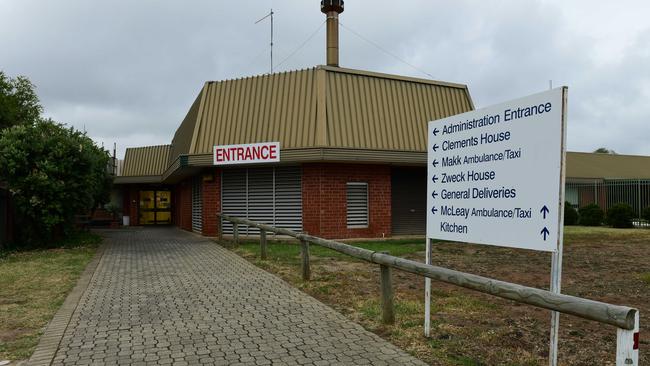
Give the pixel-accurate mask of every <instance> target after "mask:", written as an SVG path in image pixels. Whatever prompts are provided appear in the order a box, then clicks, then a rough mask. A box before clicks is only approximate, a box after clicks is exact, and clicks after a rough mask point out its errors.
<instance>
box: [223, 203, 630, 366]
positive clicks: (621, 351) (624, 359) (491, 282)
mask: <svg viewBox="0 0 650 366" xmlns="http://www.w3.org/2000/svg"><path fill="white" fill-rule="evenodd" d="M219 217H220V218H221V219H222V220H225V221H229V222H231V223H232V224H233V240H235V241H236V242H238V240H239V230H238V226H239V225H246V226H250V227H255V228H258V229H259V230H260V246H261V253H262V259H265V258H266V256H267V235H266V234H267V232H272V233H275V234H277V235H285V236H289V237H293V238H295V239H298V240H299V241H300V248H301V249H300V253H301V258H302V260H301V272H302V279H303V280H304V281H308V280H309V279H310V277H311V269H310V264H309V245H310V244H314V245H319V246H322V247H325V248H329V249H332V250H334V251H337V252H339V253H343V254H347V255H349V256H351V257H354V258H358V259H362V260H365V261H367V262H371V263H375V264H378V265H379V266H380V281H381V308H382V321H383V322H384V323H387V324H391V323H393V322H394V321H395V313H394V308H393V286H392V275H391V271H392V268H395V269H399V270H402V271H405V272H409V273H413V274H416V275H420V276H423V277H427V278H431V279H433V280H437V281H441V282H445V283H449V284H452V285H456V286H460V287H464V288H467V289H471V290H475V291H479V292H482V293H486V294H490V295H494V296H497V297H501V298H504V299H508V300H513V301H516V302H519V303H524V304H528V305H533V306H537V307H540V308H544V309H548V310H552V311H558V312H561V313H564V314H570V315H574V316H577V317H580V318H584V319H588V320H593V321H596V322H599V323H602V324H609V325H612V326H615V327H616V328H617V342H616V365H617V366H618V365H621V366H623V365H638V364H639V311H638V310H637V309H634V308H630V307H627V306H619V305H612V304H607V303H604V302H599V301H594V300H589V299H584V298H580V297H575V296H570V295H564V294H557V293H553V292H550V291H547V290H542V289H538V288H534V287H527V286H522V285H518V284H515V283H510V282H505V281H499V280H495V279H492V278H487V277H482V276H477V275H473V274H470V273H465V272H460V271H455V270H452V269H448V268H444V267H438V266H432V265H427V264H425V263H421V262H416V261H413V260H409V259H404V258H400V257H394V256H391V255H389V254H388V253H385V252H376V251H372V250H368V249H364V248H359V247H355V246H352V245H348V244H344V243H340V242H337V241H333V240H327V239H323V238H319V237H316V236H312V235H307V234H303V233H298V232H295V231H292V230H288V229H282V228H276V227H273V226H270V225H266V224H261V223H257V222H254V221H251V220H248V219H242V218H237V217H231V216H228V215H225V214H220V215H219ZM222 220H219V224H220V226H222ZM221 229H222V227H220V228H219V232H220V233H221V232H222V231H221ZM220 235H221V234H220Z"/></svg>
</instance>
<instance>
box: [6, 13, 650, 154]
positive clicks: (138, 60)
mask: <svg viewBox="0 0 650 366" xmlns="http://www.w3.org/2000/svg"><path fill="white" fill-rule="evenodd" d="M591 5H593V4H592V2H587V1H586V0H585V1H576V2H570V3H567V2H562V1H559V0H528V1H514V0H508V1H505V0H504V1H490V2H477V1H470V0H461V1H454V2H447V1H442V0H436V1H425V0H411V1H403V2H394V1H391V2H389V1H386V0H381V1H372V2H370V1H359V0H357V1H352V0H351V1H347V2H346V11H345V13H343V15H342V17H341V21H342V23H343V24H344V25H345V26H346V27H348V28H351V29H353V30H355V31H358V32H359V33H361V34H362V35H364V36H365V37H367V38H369V39H371V40H372V41H374V42H377V43H379V44H380V45H381V46H382V47H384V48H385V49H387V50H389V51H390V52H392V53H394V54H397V55H398V56H399V57H400V58H401V59H404V60H406V61H407V62H409V63H411V64H413V65H417V66H418V67H419V68H421V69H423V70H425V71H426V72H428V73H430V74H431V75H433V76H434V77H435V78H437V79H439V80H447V81H454V82H461V83H467V84H468V85H469V87H470V91H471V92H472V96H473V98H474V101H475V104H476V105H477V107H482V106H487V105H489V104H492V103H497V102H501V101H504V100H508V99H512V98H516V97H519V96H523V95H527V94H531V93H534V92H539V91H542V90H545V89H547V87H548V86H547V85H548V80H549V79H552V80H553V82H554V84H555V85H557V86H559V85H563V84H564V85H569V86H570V97H569V98H570V99H569V103H570V104H569V135H568V145H569V149H572V150H581V151H591V150H593V149H595V148H596V147H599V146H607V147H609V148H613V149H614V150H616V151H618V152H621V153H633V154H650V146H649V145H648V143H647V140H648V137H649V136H648V133H647V128H646V127H645V124H646V121H647V117H648V115H649V114H650V110H649V107H648V105H649V104H648V103H647V100H648V97H649V96H650V76H649V75H648V72H649V71H648V70H649V69H648V67H647V65H648V64H650V57H649V56H648V49H650V47H648V46H649V43H650V27H649V26H641V25H639V24H638V23H632V22H631V24H626V20H627V19H628V18H634V19H638V14H637V13H643V12H644V11H646V12H650V8H649V5H648V4H646V3H645V2H642V1H636V2H635V1H628V2H626V4H625V6H621V7H618V8H616V7H614V8H611V7H608V8H604V9H601V8H600V7H597V6H591ZM271 6H273V8H274V10H275V11H276V17H275V19H276V24H275V25H276V47H275V60H276V63H278V62H279V61H281V60H283V59H285V58H286V57H287V56H288V55H289V54H290V53H291V52H292V51H294V50H295V49H296V47H297V46H298V45H299V44H300V43H301V42H303V41H304V40H305V39H306V37H307V36H308V35H309V34H311V33H312V32H313V31H314V30H315V29H316V28H317V27H318V26H319V25H320V24H321V23H322V22H323V20H324V17H323V16H322V14H320V12H319V5H318V1H316V0H313V1H312V0H310V1H304V0H301V1H297V0H273V1H270V0H265V1H254V0H247V1H238V2H224V1H208V0H196V1H191V2H172V1H154V0H139V1H128V0H116V1H106V2H97V1H84V0H60V1H39V0H5V1H3V2H1V3H0V14H2V15H3V22H1V23H0V50H2V51H0V52H1V53H0V69H2V70H4V71H5V72H7V73H9V74H10V75H16V74H24V75H27V76H29V77H30V79H32V81H33V82H34V83H35V84H36V85H37V86H38V93H39V95H40V96H41V98H42V101H43V104H44V106H45V109H46V112H47V114H48V115H49V116H52V117H53V118H55V119H57V120H59V121H61V122H66V123H69V124H72V125H74V126H76V127H77V128H82V127H83V126H84V125H85V127H86V129H87V131H88V133H89V134H90V135H91V136H92V137H94V138H95V139H96V140H97V141H103V142H105V144H106V145H112V142H113V141H116V142H117V143H118V145H119V151H120V152H121V153H123V151H124V148H125V147H128V146H138V145H147V144H163V143H169V141H170V140H171V137H172V135H173V133H174V131H175V129H176V127H177V126H178V125H179V123H180V121H181V120H182V118H183V117H184V116H185V113H187V110H188V109H189V106H190V104H191V103H192V101H193V100H194V98H195V97H196V95H197V93H198V92H199V90H200V88H201V87H202V85H203V83H204V82H205V81H207V80H220V79H227V78H236V77H243V76H249V75H254V74H261V73H265V72H268V69H269V61H268V43H269V39H268V36H269V34H268V23H266V22H265V23H262V24H257V25H255V24H253V23H254V21H255V20H257V19H259V18H261V17H262V16H264V15H265V14H266V13H267V12H268V10H269V8H270V7H271ZM614 12H616V13H614ZM610 14H611V16H610ZM603 19H606V20H610V19H611V22H609V23H604V22H603ZM5 20H6V21H5ZM592 25H593V26H594V27H595V26H598V27H611V28H612V29H615V30H616V32H612V33H613V35H612V36H611V37H625V39H623V38H621V39H620V42H619V43H616V42H612V40H611V39H608V40H607V42H601V41H600V39H602V35H603V34H607V32H604V31H599V32H590V31H588V30H589V29H590V26H592ZM599 29H600V28H599ZM324 37H325V32H324V29H321V30H320V32H319V34H318V35H317V36H316V37H315V38H314V39H313V40H312V41H311V42H309V43H308V44H307V45H305V47H304V48H303V49H302V50H300V52H298V53H296V54H295V55H294V56H293V57H291V58H290V59H289V60H287V61H286V62H285V63H284V64H282V65H281V67H280V68H279V70H289V69H298V68H305V67H311V66H313V65H316V64H321V63H323V62H324ZM599 37H601V38H599ZM630 39H631V40H632V41H630ZM617 40H618V38H617ZM613 45H614V46H615V47H614V46H613ZM611 50H617V51H616V52H618V53H620V55H616V56H617V57H612V54H611V52H610V51H611ZM341 62H342V65H343V66H346V67H352V68H359V69H370V70H376V71H382V72H388V73H396V74H407V75H413V76H419V77H422V76H424V75H423V74H422V73H421V72H419V71H417V70H414V69H413V68H411V67H409V66H407V65H405V64H404V63H402V62H400V61H398V60H396V59H394V58H393V57H391V56H388V55H386V54H384V53H383V52H381V51H379V50H377V49H376V48H375V47H374V46H371V45H369V44H368V43H366V42H365V41H363V40H360V39H359V38H358V37H357V36H355V35H354V34H352V33H350V31H349V30H348V29H345V28H344V29H342V30H341Z"/></svg>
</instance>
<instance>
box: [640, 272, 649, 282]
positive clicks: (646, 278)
mask: <svg viewBox="0 0 650 366" xmlns="http://www.w3.org/2000/svg"><path fill="white" fill-rule="evenodd" d="M641 281H643V282H645V283H646V284H648V285H650V272H648V273H642V274H641Z"/></svg>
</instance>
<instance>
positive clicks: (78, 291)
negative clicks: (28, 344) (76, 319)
mask: <svg viewBox="0 0 650 366" xmlns="http://www.w3.org/2000/svg"><path fill="white" fill-rule="evenodd" d="M105 248H106V244H101V245H100V246H99V248H98V249H97V252H96V253H95V256H94V257H93V259H92V260H91V261H90V262H89V263H88V265H87V266H86V268H85V269H84V271H83V273H82V274H81V276H80V277H79V280H78V281H77V284H76V285H75V287H74V288H73V289H72V291H71V292H70V293H69V294H68V296H67V297H66V299H65V301H64V302H63V305H61V307H60V308H59V310H58V311H57V312H56V314H54V317H53V318H52V320H51V321H50V322H49V323H48V325H47V327H46V328H45V331H44V332H43V335H42V336H41V338H40V340H39V342H38V345H37V346H36V350H34V353H33V354H32V356H31V357H30V358H29V361H27V365H30V366H45V365H50V364H51V363H52V360H53V359H54V357H55V356H56V352H57V350H58V349H59V344H60V343H61V339H62V338H63V334H64V333H65V330H66V329H67V327H68V324H69V323H70V319H71V318H72V314H74V312H75V310H76V309H77V305H79V300H80V299H81V297H82V296H83V294H84V292H86V289H87V288H88V285H89V284H90V281H91V280H92V278H93V276H94V275H95V270H96V269H97V266H98V265H99V262H100V261H101V259H102V257H103V255H104V250H105Z"/></svg>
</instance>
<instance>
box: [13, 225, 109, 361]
mask: <svg viewBox="0 0 650 366" xmlns="http://www.w3.org/2000/svg"><path fill="white" fill-rule="evenodd" d="M99 242H100V238H99V237H98V236H96V235H93V234H81V235H80V236H75V238H73V239H72V240H71V242H69V243H66V245H65V248H58V249H48V250H34V251H26V252H14V253H5V254H4V255H3V257H2V258H0V360H6V359H9V360H20V359H27V358H29V356H30V355H31V354H32V352H33V351H34V348H35V347H36V345H37V344H38V339H39V337H40V336H41V334H42V332H43V328H44V327H45V325H46V324H47V323H48V322H49V321H50V319H52V316H54V313H56V311H57V310H58V309H59V307H60V306H61V304H62V303H63V301H64V300H65V297H66V295H67V293H68V292H69V291H70V290H71V289H72V288H73V287H74V285H75V283H76V281H77V278H78V277H79V275H80V274H81V272H82V271H83V269H84V268H85V267H86V265H87V264H88V262H89V261H90V260H91V258H92V257H93V255H94V253H95V250H96V247H97V244H98V243H99Z"/></svg>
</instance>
